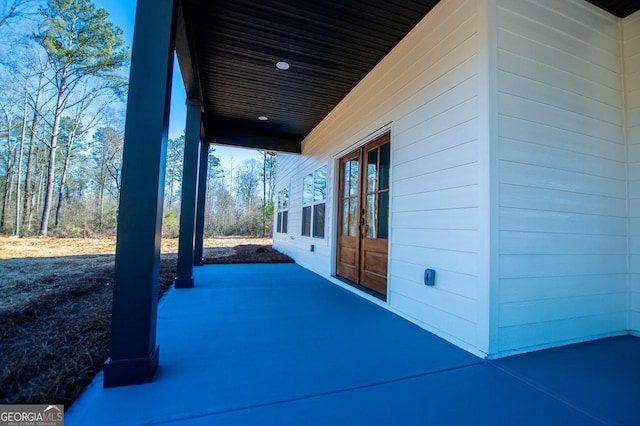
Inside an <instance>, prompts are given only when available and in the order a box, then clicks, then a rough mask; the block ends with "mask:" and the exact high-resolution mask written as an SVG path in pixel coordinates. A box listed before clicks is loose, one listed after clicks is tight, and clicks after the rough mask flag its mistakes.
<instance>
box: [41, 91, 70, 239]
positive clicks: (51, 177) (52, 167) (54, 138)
mask: <svg viewBox="0 0 640 426" xmlns="http://www.w3.org/2000/svg"><path fill="white" fill-rule="evenodd" d="M63 98H64V91H63V90H59V91H58V101H57V102H56V111H55V115H54V118H53V129H52V130H51V145H50V146H49V163H48V166H47V181H46V182H47V189H46V192H45V196H44V206H43V207H42V221H41V222H40V233H39V234H40V236H42V237H46V236H47V232H48V230H49V216H50V215H51V203H52V201H53V187H54V185H55V171H56V151H58V133H59V132H60V118H61V117H62V110H63V109H64V108H63Z"/></svg>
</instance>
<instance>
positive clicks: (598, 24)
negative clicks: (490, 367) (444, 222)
mask: <svg viewBox="0 0 640 426" xmlns="http://www.w3.org/2000/svg"><path fill="white" fill-rule="evenodd" d="M619 23H620V21H619V20H618V19H616V18H615V17H613V16H612V15H609V14H607V13H606V12H603V11H602V10H600V9H598V8H596V7H594V6H592V5H590V4H588V3H586V2H583V1H578V0H576V1H569V0H560V1H559V0H535V1H534V0H518V1H513V0H498V1H497V43H498V87H497V90H498V114H499V116H498V136H499V140H498V144H499V189H498V191H499V195H498V200H499V201H498V202H499V225H498V226H499V234H498V235H499V283H498V287H499V288H498V292H499V302H500V303H499V312H498V324H499V330H498V339H499V343H498V355H503V354H508V353H511V352H515V351H520V350H532V349H536V348H542V347H547V346H554V345H558V344H562V343H568V342H572V341H579V340H587V339H592V338H596V337H600V336H606V335H613V334H620V333H623V332H624V331H625V329H626V328H627V312H628V310H627V301H628V291H627V280H628V275H627V261H628V245H627V241H628V230H627V225H628V217H627V171H626V162H627V161H626V158H627V155H626V149H625V130H624V109H623V97H622V90H623V88H622V85H621V82H622V67H621V64H622V61H621V58H620V56H619V53H620V47H619V46H620V44H619V34H620V27H619ZM636 23H637V20H636ZM635 28H636V30H637V25H636V26H635ZM636 37H637V34H636ZM636 40H637V41H635V42H633V43H634V46H635V47H634V50H635V51H636V63H639V62H640V61H638V60H637V59H638V58H640V55H637V52H638V48H637V47H638V46H639V45H640V40H639V39H638V38H636ZM630 62H632V61H630ZM637 81H638V79H637V77H636V79H635V82H636V83H637ZM635 94H636V98H638V94H640V92H639V91H636V92H635ZM630 95H631V93H630ZM631 99H632V96H629V99H628V101H629V102H632V101H631ZM636 105H638V102H637V99H636ZM636 111H637V110H636ZM635 117H636V121H638V120H637V117H638V115H637V112H636V116H635ZM630 124H631V123H630ZM637 124H640V123H636V125H637ZM637 129H638V127H636V131H637ZM637 143H638V139H637V137H636V145H635V146H636V154H638V155H637V156H636V160H635V161H636V163H635V167H637V169H636V170H637V171H639V172H640V163H638V162H637V161H638V160H640V150H638V149H637V148H638V147H639V145H637ZM633 147H634V145H633V144H632V145H630V151H631V152H632V151H633V150H634V148H633ZM636 179H640V173H637V176H636ZM637 184H638V181H636V186H637ZM638 198H639V194H638V191H636V201H635V205H636V218H637V217H638V216H639V214H638V211H640V209H638V207H640V204H639V201H638ZM632 204H633V201H632ZM635 220H636V224H638V222H637V221H638V220H639V219H635ZM639 233H640V232H639V231H638V227H636V235H638V234H639ZM637 243H638V238H636V253H637V254H640V250H639V249H638V248H639V247H640V244H637ZM639 259H640V258H639V257H638V256H636V258H635V264H636V266H635V269H636V272H640V271H638V266H637V264H638V263H640V262H638V260H639ZM632 260H633V259H632ZM636 281H637V275H636ZM636 288H637V289H638V290H640V285H638V283H636ZM638 294H639V293H636V296H637V295H638ZM636 300H637V304H636V306H637V307H638V308H640V300H638V298H637V297H636Z"/></svg>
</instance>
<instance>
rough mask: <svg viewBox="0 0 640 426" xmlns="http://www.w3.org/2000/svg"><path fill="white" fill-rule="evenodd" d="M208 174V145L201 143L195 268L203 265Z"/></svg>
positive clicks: (204, 142)
mask: <svg viewBox="0 0 640 426" xmlns="http://www.w3.org/2000/svg"><path fill="white" fill-rule="evenodd" d="M208 173H209V143H208V142H206V141H202V142H201V146H200V169H199V174H198V203H197V207H196V245H195V250H194V256H193V257H194V261H193V264H194V265H195V266H202V264H203V263H204V213H205V205H206V200H207V177H208Z"/></svg>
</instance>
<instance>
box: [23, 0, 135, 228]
mask: <svg viewBox="0 0 640 426" xmlns="http://www.w3.org/2000/svg"><path fill="white" fill-rule="evenodd" d="M42 12H43V14H44V15H45V17H46V23H45V26H44V29H43V30H42V31H41V32H40V33H38V34H36V35H35V38H36V40H37V41H38V42H39V43H40V45H41V46H42V47H43V48H44V49H45V51H46V52H47V56H48V58H49V60H50V62H51V65H52V68H53V76H52V78H51V83H52V84H53V85H54V87H55V88H56V92H57V95H56V101H55V108H54V111H55V112H54V118H53V125H52V130H51V138H50V143H49V145H48V148H49V161H48V168H47V184H46V192H45V199H44V205H43V209H42V221H41V223H40V235H47V231H48V227H49V215H50V213H51V206H52V200H53V188H54V184H55V183H54V179H55V165H56V152H57V149H58V135H59V132H60V120H61V118H62V114H63V112H64V111H65V110H66V109H67V108H71V107H73V106H75V105H77V104H78V103H80V102H81V100H76V101H73V100H72V96H73V94H74V93H75V91H76V89H77V88H78V86H79V85H80V84H81V83H82V82H84V81H85V80H87V79H95V78H97V79H101V80H104V81H108V82H111V83H113V85H114V86H113V87H114V89H116V90H117V89H121V88H122V78H121V77H120V76H119V75H118V74H117V72H118V71H119V70H120V69H121V68H122V67H123V66H124V65H126V63H127V61H128V51H127V49H126V48H124V40H123V39H122V30H120V28H118V27H115V26H114V25H113V24H111V23H110V22H108V21H107V20H106V18H107V12H106V11H105V10H104V9H97V8H96V6H95V5H94V4H93V2H91V0H79V1H73V2H69V1H65V0H49V1H48V2H47V8H45V9H43V10H42Z"/></svg>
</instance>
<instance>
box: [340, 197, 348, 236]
mask: <svg viewBox="0 0 640 426" xmlns="http://www.w3.org/2000/svg"><path fill="white" fill-rule="evenodd" d="M341 214H342V223H341V224H340V235H349V199H348V198H345V199H343V200H342V213H341Z"/></svg>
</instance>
